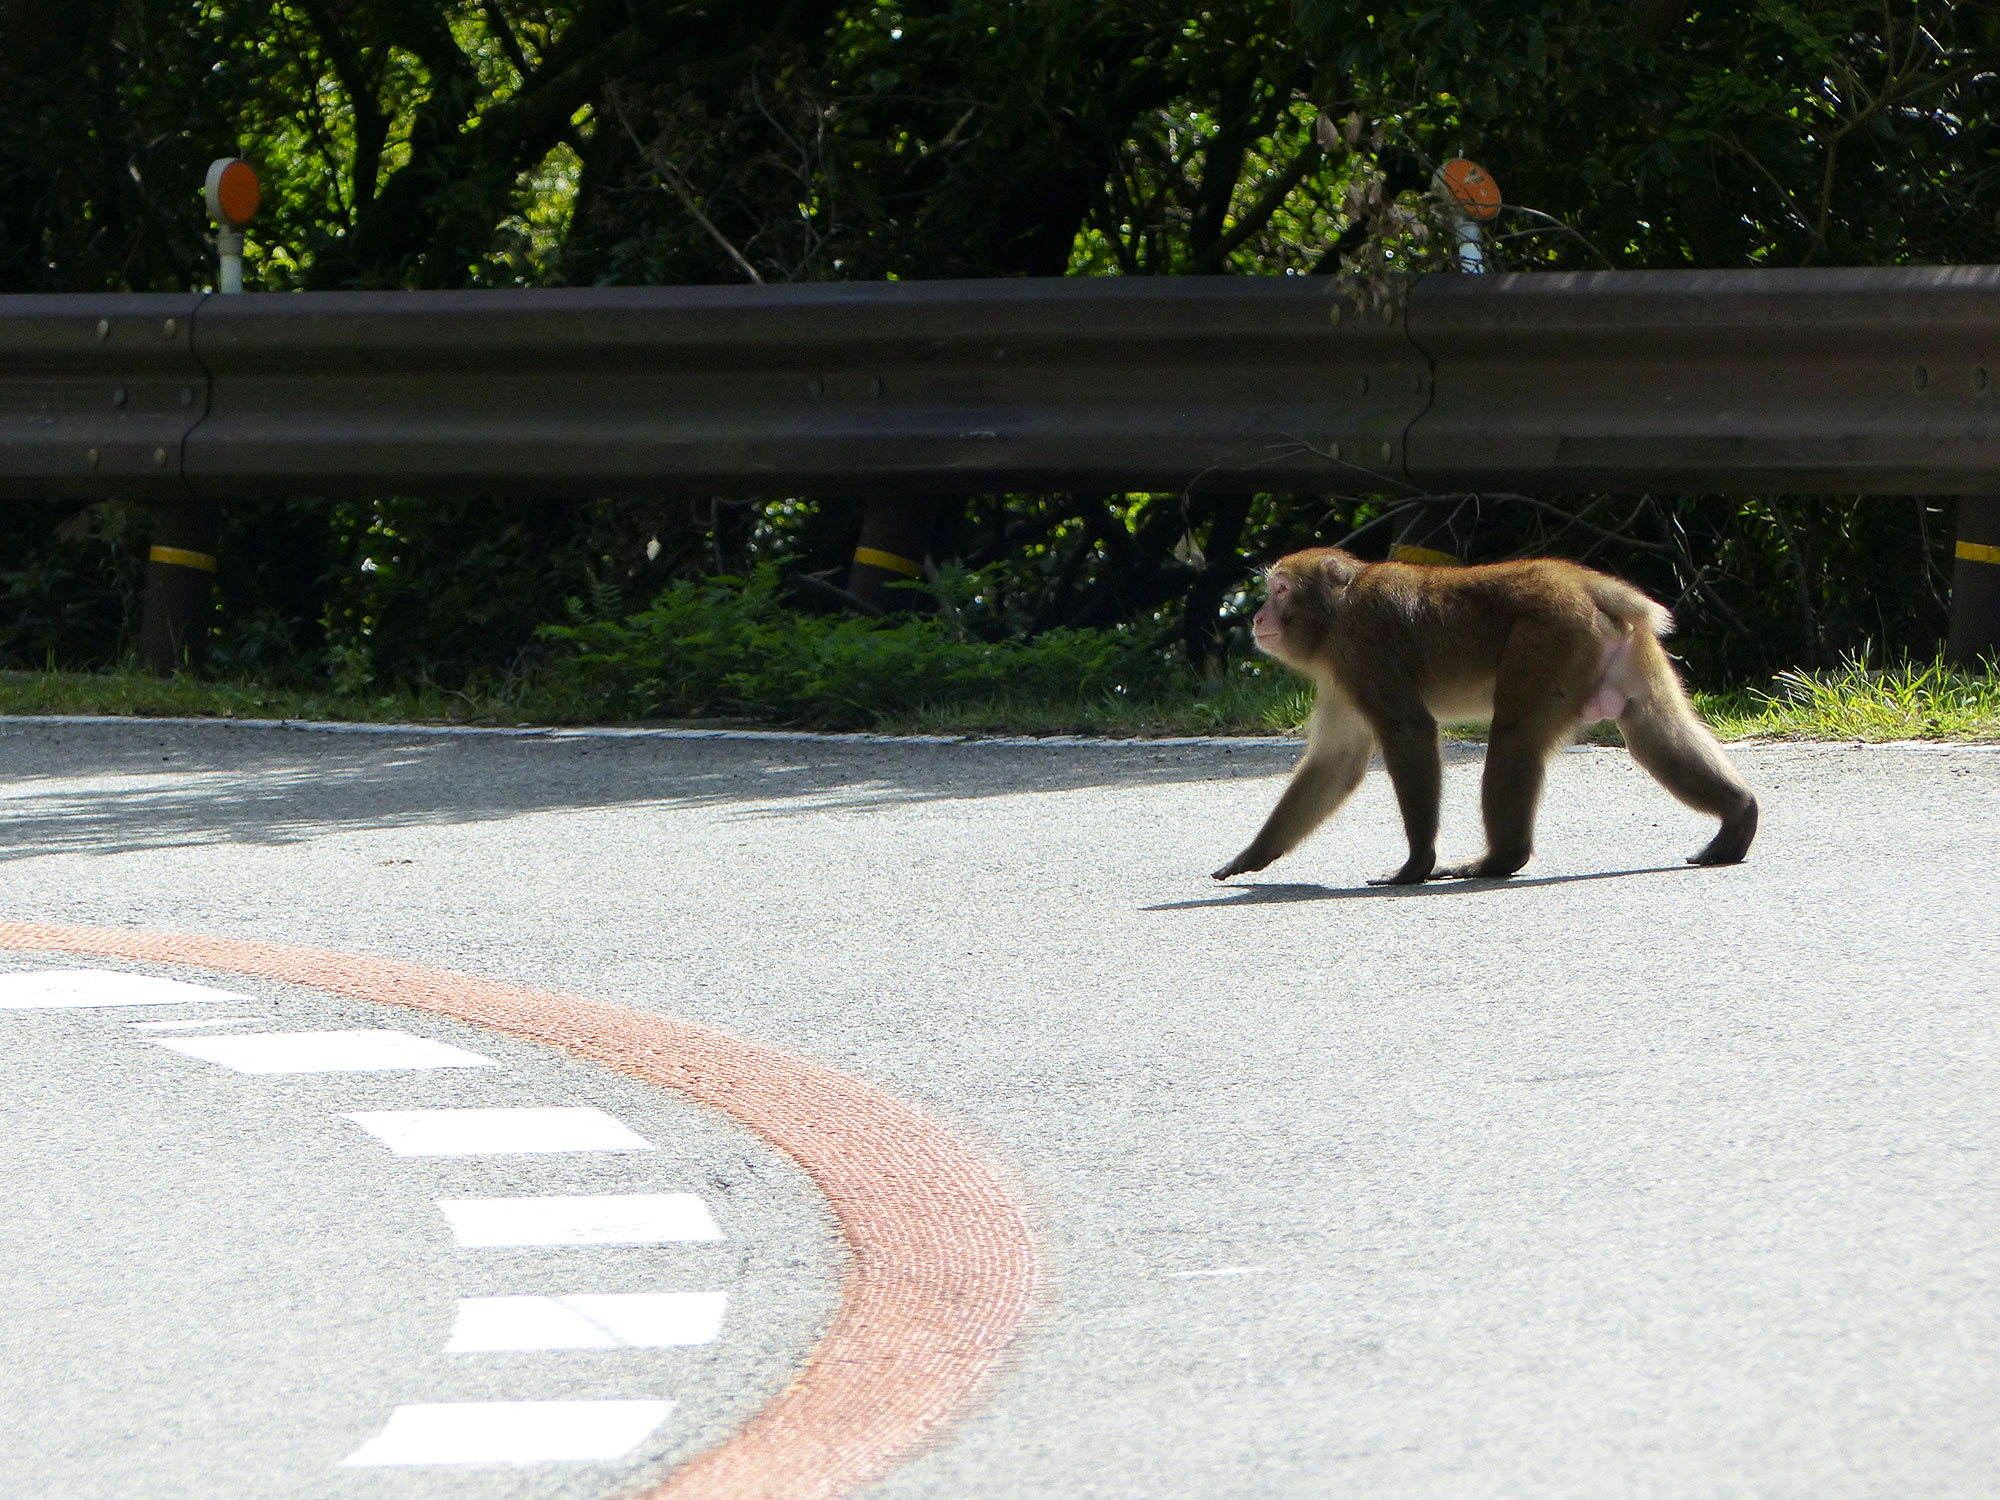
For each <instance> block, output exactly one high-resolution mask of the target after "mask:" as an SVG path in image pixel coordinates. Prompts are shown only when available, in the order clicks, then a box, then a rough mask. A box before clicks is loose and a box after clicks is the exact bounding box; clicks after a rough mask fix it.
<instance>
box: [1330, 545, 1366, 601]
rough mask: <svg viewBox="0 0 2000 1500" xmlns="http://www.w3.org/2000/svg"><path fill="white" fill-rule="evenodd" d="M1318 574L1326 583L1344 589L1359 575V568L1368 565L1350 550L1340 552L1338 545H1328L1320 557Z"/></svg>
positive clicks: (1337, 588)
mask: <svg viewBox="0 0 2000 1500" xmlns="http://www.w3.org/2000/svg"><path fill="white" fill-rule="evenodd" d="M1319 566H1320V574H1321V576H1322V577H1324V578H1325V579H1326V581H1327V584H1328V585H1329V586H1330V587H1332V588H1334V589H1336V590H1339V589H1344V588H1346V587H1347V586H1348V585H1349V584H1350V583H1352V582H1354V580H1355V579H1357V578H1359V577H1360V576H1361V570H1362V569H1363V568H1365V567H1367V566H1368V564H1366V563H1364V562H1363V561H1362V560H1361V559H1360V558H1358V557H1356V556H1355V555H1354V554H1353V553H1352V552H1342V551H1341V550H1340V549H1339V548H1338V547H1328V548H1327V549H1326V551H1325V552H1324V553H1323V554H1322V555H1321V557H1320V563H1319Z"/></svg>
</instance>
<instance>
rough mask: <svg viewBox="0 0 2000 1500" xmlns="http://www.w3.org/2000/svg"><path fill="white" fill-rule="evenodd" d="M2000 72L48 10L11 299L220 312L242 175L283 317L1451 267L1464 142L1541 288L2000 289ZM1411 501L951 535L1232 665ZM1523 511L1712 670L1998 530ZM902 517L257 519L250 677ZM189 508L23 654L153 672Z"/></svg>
mask: <svg viewBox="0 0 2000 1500" xmlns="http://www.w3.org/2000/svg"><path fill="white" fill-rule="evenodd" d="M1996 58H2000V0H1965V3H1957V4H1953V3H1948V0H1880V3H1871V4H1866V5H1864V4H1860V3H1850V0H1794V3H1781V0H1750V3H1746V4H1743V5H1738V6H1731V7H1718V8H1715V9H1713V10H1709V9H1705V8H1704V9H1696V8H1693V7H1690V6H1686V5H1684V4H1679V3H1676V0H1582V3H1565V4H1560V5H1559V4H1555V3H1551V0H1526V3H1523V0H1411V3H1408V4H1405V5H1402V6H1400V7H1389V8H1384V7H1381V6H1379V5H1376V4H1373V3H1371V4H1367V5H1361V4H1356V3H1353V0H1288V3H1283V4H1280V3H1276V0H1215V3H1211V4H1206V5H1189V4H1186V3H1169V0H908V3H887V0H865V3H856V0H736V3H733V4H728V5H724V4H718V3H713V0H686V3H678V4H673V5H668V4H664V3H659V0H569V3H554V4H543V3H535V0H451V3H439V0H228V3H223V0H71V3H69V4H67V5H65V6H61V7H51V6H43V5H36V4H33V3H31V0H0V291H7V292H25V291H116V290H167V289H185V288H192V287H201V286H206V285H208V284H209V282H210V279H211V276H212V272H211V269H210V267H211V257H210V254H209V250H208V247H207V245H206V241H205V237H204V236H205V231H204V227H203V225H202V222H201V208H200V198H199V189H200V184H201V180H202V174H203V169H204V167H205V165H206V163H207V161H208V160H209V159H210V158H212V157H214V156H218V155H225V154H242V155H245V156H247V157H249V158H250V159H251V160H253V161H254V162H255V163H256V164H257V165H258V166H259V168H260V170H261V172H262V175H263V177H264V179H265V182H266V187H267V196H266V204H267V208H266V211H265V213H264V214H263V216H262V217H261V218H260V221H259V223H258V224H257V226H256V227H255V230H254V232H253V236H252V241H251V267H250V275H251V281H252V284H253V286H255V287H257V288H259V289H261V290H263V291H265V292H279V291H284V290H288V289H295V288H320V289H325V288H352V287H392V288H393V287H408V288H418V287H425V288H452V287H488V286H510V285H551V284H563V283H569V284H590V283H596V282H622V283H634V282H641V283H686V282H744V281H751V280H757V281H766V282H776V281H796V280H809V279H831V278H858V279H880V278H885V277H894V278H913V277H936V276H1013V275H1061V274H1116V275H1165V274H1176V275H1179V274H1281V273H1297V272H1310V271H1331V270H1338V269H1340V268H1341V267H1342V266H1343V265H1348V266H1355V265H1362V264H1365V265H1366V266H1367V267H1369V268H1371V269H1373V270H1383V271H1395V270H1398V269H1411V268H1418V267H1421V266H1423V265H1424V264H1426V263H1428V261H1429V260H1430V259H1434V257H1435V254H1436V250H1437V247H1436V246H1435V245H1434V244H1433V245H1430V246H1426V245H1424V244H1423V243H1420V242H1419V239H1418V237H1416V236H1415V235H1413V234H1411V233H1409V232H1408V231H1407V226H1408V225H1409V224H1412V223H1419V222H1420V220H1418V219H1412V218H1407V217H1406V218H1403V219H1393V220H1392V219H1391V218H1387V217H1385V214H1386V213H1387V212H1388V210H1389V209H1391V208H1394V207H1395V206H1396V205H1399V204H1400V205H1403V206H1405V207H1406V208H1407V207H1408V206H1410V205H1412V204H1414V203H1416V202H1417V201H1418V199H1419V198H1420V197H1421V194H1422V193H1423V191H1424V189H1425V187H1426V184H1427V183H1428V181H1429V178H1430V175H1431V173H1432V171H1433V170H1434V169H1435V168H1436V166H1437V165H1438V164H1439V163H1440V162H1442V161H1443V160H1445V159H1447V158H1449V157H1451V156H1455V155H1468V156H1471V157H1474V158H1475V159H1477V160H1479V161H1480V162H1482V163H1483V164H1484V165H1485V166H1487V167H1488V168H1489V169H1490V170H1491V171H1492V172H1493V173H1494V174H1495V176H1496V177H1497V178H1498V179H1499V181H1500V182H1501V184H1502V185H1503V186H1504V187H1505V189H1506V190H1507V196H1508V207H1507V209H1506V211H1505V212H1504V213H1503V216H1502V218H1501V220H1500V221H1499V224H1498V225H1497V227H1496V232H1495V235H1494V238H1493V244H1492V249H1493V251H1494V253H1495V255H1496V256H1497V258H1498V259H1499V261H1500V262H1501V263H1502V264H1504V265H1506V266H1509V267H1513V268H1517V269H1588V268H1601V267H1615V268H1618V269H1636V268H1645V267H1674V266H1689V267H1709V266H1715V267H1728V266H1760V265H1761V266H1802V265H1831V264H1850V265H1851V264H1899V263H1908V262H1971V261H1983V260H1988V259H1992V258H1993V257H1994V253H1995V240H1996V238H2000V221H1996V217H1995V215H1996V210H2000V179H1996V172H2000V168H1996V162H2000V139H1996V127H1995V125H1994V111H1993V108H1992V106H1993V104H1994V103H1995V97H1994V95H1995V79H1996V73H1995V70H1994V66H1993V65H1994V62H1995V61H1996ZM1385 225H1390V226H1392V229H1391V231H1385ZM1394 225H1402V226H1404V228H1401V229H1395V228H1393V226H1394ZM1371 256H1372V257H1373V258H1372V259H1370V258H1369V257H1371ZM1403 498H1407V497H1403ZM1400 503H1401V501H1400V499H1399V497H1394V496H1383V495H1378V494H1348V495H1261V496H1255V497H1246V496H1224V495H1207V494H1202V493H1199V492H1196V493H1192V494H1188V495H993V496H981V497H973V498H971V499H969V500H966V501H963V502H953V503H952V504H951V505H949V506H948V507H947V508H946V511H945V514H944V516H943V518H942V520H941V524H940V530H939V533H938V536H937V538H936V541H935V544H934V548H933V550H934V552H935V554H936V555H937V557H938V558H939V560H940V562H941V563H942V564H944V565H945V566H946V567H947V568H952V567H955V568H958V569H959V570H960V571H961V573H962V574H963V575H964V576H968V577H975V578H977V579H979V580H981V581H982V583H983V588H984V591H983V592H982V593H979V594H978V596H977V597H979V598H980V599H982V600H989V601H993V607H991V608H987V606H986V605H985V604H982V605H981V606H980V609H981V610H983V611H984V613H983V614H980V615H979V622H978V628H979V629H981V630H983V631H985V632H986V633H987V634H988V635H991V636H995V637H996V638H997V637H998V636H1000V635H1005V634H1014V635H1032V634H1034V633H1037V632H1042V631H1048V630H1052V629H1057V628H1064V627H1077V626H1086V625H1108V624H1113V623H1118V622H1133V621H1141V622H1149V623H1158V624H1160V625H1162V626H1163V627H1173V626H1174V625H1175V624H1176V622H1180V623H1181V624H1182V626H1183V629H1182V634H1183V638H1184V639H1185V640H1186V641H1187V642H1188V644H1189V647H1190V649H1191V650H1192V651H1193V652H1194V653H1195V654H1196V655H1198V656H1199V655H1208V656H1210V657H1212V656H1213V655H1214V653H1215V652H1217V651H1218V650H1219V649H1221V647H1222V646H1223V645H1225V644H1226V643H1227V640H1228V638H1229V636H1230V634H1231V632H1232V631H1234V630H1237V629H1238V628H1239V627H1240V609H1241V606H1242V602H1243V596H1242V591H1243V586H1244V583H1245V580H1246V577H1247V568H1246V563H1245V559H1246V558H1248V557H1251V556H1255V555H1257V554H1260V553H1269V552H1272V551H1277V550H1281V549H1283V548H1285V547H1289V546H1292V545H1295V544H1299V543H1302V542H1306V541H1312V540H1320V541H1331V540H1339V539H1341V538H1344V537H1347V536H1348V535H1349V534H1351V533H1354V532H1356V531H1357V530H1358V531H1359V532H1360V533H1361V535H1360V538H1359V540H1358V541H1357V545H1359V546H1362V547H1364V548H1368V547H1380V546H1386V544H1387V542H1388V539H1389V534H1390V531H1391V529H1392V528H1393V525H1394V517H1395V515H1396V513H1397V506H1398V505H1399V504H1400ZM1477 509H1478V516H1479V520H1478V528H1477V530H1476V531H1475V532H1474V533H1473V534H1472V545H1473V546H1474V548H1475V550H1476V551H1477V552H1478V553H1479V554H1480V555H1483V556H1498V555H1505V554H1507V553H1509V552H1515V551H1520V550H1525V549H1539V548H1553V549H1556V550H1566V551H1569V552H1571V553H1572V554H1574V555H1583V556H1588V557H1590V558H1592V559H1593V560H1596V561H1600V562H1603V563H1605V564H1607V565H1610V566H1613V567H1616V568H1619V569H1622V570H1624V571H1627V572H1631V573H1633V574H1634V575H1635V576H1638V577H1640V578H1641V579H1642V581H1644V582H1646V583H1647V584H1648V585H1649V586H1650V587H1652V588H1654V589H1655V591H1656V592H1659V593H1660V594H1661V595H1662V596H1663V597H1666V598H1668V599H1669V600H1671V601H1674V602H1676V603H1677V605H1678V607H1679V609H1680V612H1681V614H1682V615H1683V618H1684V621H1685V622H1686V629H1685V633H1684V638H1685V639H1686V640H1688V641H1689V642H1691V643H1692V649H1693V653H1694V657H1695V660H1696V662H1697V665H1698V666H1700V667H1701V668H1702V669H1703V670H1704V671H1705V672H1708V673H1711V674H1735V675H1743V674H1750V673H1757V672H1766V671H1770V670H1772V669H1774V668H1776V667H1779V666H1784V665H1790V664H1804V665H1813V664H1817V663H1820V662H1824V661H1826V660H1828V659H1831V658H1833V657H1835V656H1838V655H1839V654H1841V653H1843V652H1848V651H1852V650H1855V649H1857V648H1858V647H1860V646H1861V645H1862V644H1863V643H1864V642H1867V643H1873V645H1874V646H1875V647H1876V648H1877V649H1878V650H1898V649H1916V650H1919V651H1924V650H1927V649H1928V646H1929V643H1930V642H1931V641H1933V640H1934V639H1935V636H1936V634H1937V632H1938V630H1939V629H1940V626H1941V622H1942V603H1941V601H1942V598H1943V593H1942V590H1943V579H1944V574H1943V571H1942V569H1943V565H1944V564H1943V558H1944V552H1943V548H1944V547H1945V545H1946V541H1947V537H1948V532H1949V521H1948V516H1947V515H1945V514H1944V513H1943V512H1942V511H1940V510H1939V509H1938V508H1936V507H1934V506H1930V507H1927V506H1925V505H1923V504H1921V503H1919V502H1915V501H1912V502H1906V503H1899V502H1888V501H1869V502H1849V503H1830V502H1827V501H1825V500H1821V499H1798V498H1793V499H1787V498H1785V497H1764V498H1756V499H1744V498H1730V499H1722V498H1718V497H1699V496H1691V497H1690V496H1683V497H1674V496H1659V497H1648V498H1647V499H1645V500H1644V501H1643V502H1642V503H1635V502H1627V501H1611V500H1606V499H1604V498H1602V497H1579V498H1578V499H1576V500H1575V501H1573V502H1566V503H1564V504H1562V505H1559V506H1555V507H1553V508H1552V507H1550V506H1549V505H1547V504H1546V503H1528V502H1520V501H1511V500H1508V499H1505V498H1498V497H1486V498H1485V499H1483V500H1482V501H1480V502H1479V504H1478V507H1477ZM853 518H854V502H853V501H852V500H851V499H850V500H846V501H836V500H832V499H828V498H826V497H820V498H818V499H814V498H812V497H781V496H773V497H767V499H766V501H765V502H764V503H763V504H761V505H759V506H756V507H744V506H740V505H722V504H716V505H707V504H699V505H695V506H692V507H690V506H687V505H683V504H678V503H673V504H669V503H665V502H661V503H658V504H653V505H632V506H609V505H602V506H595V507H592V506H503V505H499V504H497V503H494V504H488V505H478V504H471V503H458V504H452V505H433V504H428V503H427V504H422V505H419V504H417V503H415V502H385V503H383V504H379V505H370V506H357V505H352V504H340V505H333V504H322V503H317V502H313V501H310V500H309V499H306V498H302V497H284V498H273V499H271V500H270V501H267V502H263V503H262V504H260V505H256V506H246V507H241V508H239V509H238V510H236V511H235V512H234V513H233V514H232V517H231V521H230V527H231V531H230V537H229V544H230V548H231V551H230V563H229V566H228V568H227V569H226V570H225V573H224V576H223V581H222V588H223V591H224V592H223V604H224V610H223V614H222V623H221V626H220V631H221V634H220V635H219V637H218V642H217V644H218V648H219V650H220V653H221V658H222V659H223V660H224V661H225V662H234V663H238V664H242V665H245V666H251V665H256V666H258V667H259V669H260V670H277V669H278V667H279V665H280V664H281V663H286V662H288V663H290V664H291V669H293V670H306V669H308V668H309V669H311V670H315V671H318V670H325V669H326V668H327V664H328V663H331V664H332V669H333V670H336V671H343V672H348V673H350V674H359V675H362V676H380V677H383V678H385V679H388V678H396V679H406V678H409V677H411V676H413V675H417V674H423V673H433V674H438V675H440V676H441V677H443V678H447V679H449V678H452V677H463V676H464V675H466V674H468V673H479V672H485V673H496V672H504V671H506V670H508V669H509V666H510V664H511V663H512V662H513V661H514V660H515V659H516V658H517V657H518V654H519V653H520V651H521V650H522V649H523V648H524V647H526V646H527V645H528V643H529V642H530V641H531V640H532V639H533V632H534V627H535V625H536V624H538V623H542V622H546V621H549V620H553V619H557V618H559V617H560V616H561V612H562V600H563V599H564V598H566V597H569V596H572V595H577V596H587V595H589V593H590V591H591V590H593V589H596V590H599V591H600V592H601V591H602V590H605V589H613V588H615V589H617V590H619V591H621V597H622V598H623V599H624V600H625V601H626V603H628V604H630V605H633V606H635V607H636V606H637V605H638V604H640V603H642V602H643V601H644V600H645V599H646V598H648V597H650V595H651V593H652V592H657V590H658V589H659V588H661V587H663V586H665V585H666V584H667V583H668V582H670V581H672V580H673V579H676V578H682V577H688V576H692V575H694V574H695V573H698V572H701V571H707V572H736V573H742V574H745V575H748V574H749V573H751V572H753V571H754V570H755V568H756V567H757V566H758V565H760V564H764V563H772V564H776V565H779V566H781V567H782V568H784V569H785V570H786V572H787V576H796V575H799V574H804V573H814V572H825V571H827V570H829V569H830V568H834V567H837V566H838V565H839V563H840V562H841V561H842V560H843V557H844V550H845V548H846V547H847V546H848V545H850V544H851V540H852V526H853V524H854V519H853ZM142 521H143V518H139V519H138V520H135V519H134V513H133V512H132V511H131V510H130V508H121V507H117V506H112V507H102V508H98V509H95V510H93V511H91V512H89V513H88V514H86V515H85V516H83V517H81V518H79V517H77V516H76V515H74V514H73V513H72V512H71V510H70V509H69V508H67V507H53V506H27V507H18V508H16V509H14V510H12V511H10V512H9V513H8V515H7V516H6V518H5V520H4V521H0V549H4V550H0V590H4V591H5V593H4V597H5V599H6V600H7V601H8V613H7V614H6V615H4V616H0V652H5V654H6V655H7V656H8V657H9V658H10V659H13V660H16V661H29V662H32V663H33V664H37V665H39V664H40V662H41V661H42V660H43V659H45V658H46V657H47V655H48V654H49V653H50V652H54V653H56V654H57V655H58V656H61V657H64V658H67V659H73V660H105V659H107V658H110V657H115V656H116V655H117V654H118V653H119V652H120V651H122V650H123V649H125V647H126V645H127V644H128V643H129V639H130V619H129V605H118V607H116V608H114V607H113V606H114V604H116V603H117V601H118V600H119V599H121V598H125V597H126V596H125V595H122V594H120V592H119V590H120V589H121V588H125V587H126V586H127V585H128V583H129V576H130V573H131V569H132V567H133V562H132V556H133V547H134V545H135V543H134V541H133V538H134V536H135V535H137V534H138V532H139V531H142V530H143V525H142ZM58 524H61V525H63V526H65V527H66V531H65V534H64V535H63V536H62V537H60V538H57V537H55V536H53V534H52V533H53V528H54V527H55V526H57V525H58ZM975 613H978V612H977V611H975Z"/></svg>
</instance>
